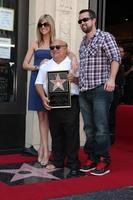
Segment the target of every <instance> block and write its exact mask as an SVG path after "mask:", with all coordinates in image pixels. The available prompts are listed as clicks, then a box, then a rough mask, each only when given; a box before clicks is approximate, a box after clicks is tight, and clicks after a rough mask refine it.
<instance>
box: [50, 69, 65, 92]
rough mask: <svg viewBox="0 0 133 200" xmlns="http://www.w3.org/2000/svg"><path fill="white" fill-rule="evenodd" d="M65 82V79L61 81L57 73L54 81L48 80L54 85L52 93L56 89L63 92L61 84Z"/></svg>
mask: <svg viewBox="0 0 133 200" xmlns="http://www.w3.org/2000/svg"><path fill="white" fill-rule="evenodd" d="M65 81H66V79H61V78H60V75H59V74H58V73H57V76H56V79H55V80H50V82H51V83H53V84H54V87H53V92H54V91H55V90H56V89H57V88H60V89H61V90H63V91H64V87H63V83H64V82H65Z"/></svg>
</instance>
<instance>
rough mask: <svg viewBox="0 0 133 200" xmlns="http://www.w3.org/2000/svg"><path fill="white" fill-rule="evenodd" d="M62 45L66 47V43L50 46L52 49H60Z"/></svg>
mask: <svg viewBox="0 0 133 200" xmlns="http://www.w3.org/2000/svg"><path fill="white" fill-rule="evenodd" d="M61 47H66V45H55V46H50V50H54V49H55V48H56V49H57V50H59V49H60V48H61Z"/></svg>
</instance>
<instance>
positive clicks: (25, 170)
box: [0, 163, 60, 182]
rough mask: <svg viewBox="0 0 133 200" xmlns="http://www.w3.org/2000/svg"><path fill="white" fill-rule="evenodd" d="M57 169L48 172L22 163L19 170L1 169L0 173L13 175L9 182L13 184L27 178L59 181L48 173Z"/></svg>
mask: <svg viewBox="0 0 133 200" xmlns="http://www.w3.org/2000/svg"><path fill="white" fill-rule="evenodd" d="M56 170H59V169H53V170H48V169H46V168H36V167H33V166H31V165H29V164H26V163H23V164H22V165H21V167H20V168H19V169H2V170H0V173H1V172H4V173H10V174H14V176H13V177H12V179H11V180H10V182H14V181H17V180H21V179H25V178H29V177H33V176H34V177H41V178H48V179H56V180H60V178H58V177H56V176H53V175H52V174H49V172H53V171H56Z"/></svg>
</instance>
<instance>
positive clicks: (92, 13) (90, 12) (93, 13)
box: [79, 9, 96, 19]
mask: <svg viewBox="0 0 133 200" xmlns="http://www.w3.org/2000/svg"><path fill="white" fill-rule="evenodd" d="M84 12H88V13H89V15H90V18H91V19H95V18H96V13H95V12H94V11H93V10H91V9H83V10H80V11H79V14H82V13H84Z"/></svg>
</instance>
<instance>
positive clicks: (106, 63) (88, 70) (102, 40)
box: [79, 29, 121, 91]
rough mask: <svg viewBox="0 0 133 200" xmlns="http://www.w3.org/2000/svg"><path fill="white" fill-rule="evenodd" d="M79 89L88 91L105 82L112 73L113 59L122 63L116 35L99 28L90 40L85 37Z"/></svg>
mask: <svg viewBox="0 0 133 200" xmlns="http://www.w3.org/2000/svg"><path fill="white" fill-rule="evenodd" d="M79 57H80V70H79V89H80V91H86V90H90V89H93V88H96V87H97V86H99V85H101V84H103V83H105V81H106V80H107V79H108V78H109V75H110V69H111V68H110V65H111V62H112V61H117V62H119V63H120V61H121V56H120V52H119V49H118V46H117V44H116V41H115V39H114V37H113V36H112V35H111V34H110V33H108V32H103V31H101V30H100V29H97V31H96V34H95V35H94V37H93V38H92V39H91V40H90V41H88V39H87V38H86V36H85V37H84V38H83V41H82V42H81V45H80V49H79Z"/></svg>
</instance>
